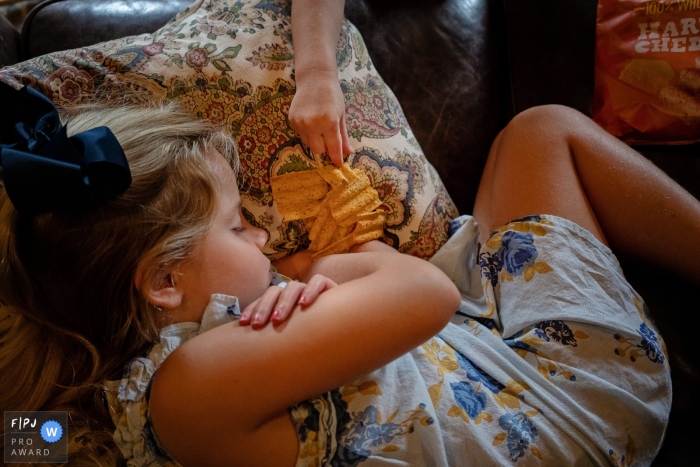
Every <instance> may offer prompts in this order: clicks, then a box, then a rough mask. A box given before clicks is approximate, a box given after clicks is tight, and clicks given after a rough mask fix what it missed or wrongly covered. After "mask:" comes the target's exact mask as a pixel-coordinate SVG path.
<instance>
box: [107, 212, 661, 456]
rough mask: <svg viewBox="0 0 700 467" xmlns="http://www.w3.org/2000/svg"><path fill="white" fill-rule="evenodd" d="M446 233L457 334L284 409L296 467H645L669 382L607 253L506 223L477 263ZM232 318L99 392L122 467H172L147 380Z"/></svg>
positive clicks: (184, 326)
mask: <svg viewBox="0 0 700 467" xmlns="http://www.w3.org/2000/svg"><path fill="white" fill-rule="evenodd" d="M451 231H452V236H451V238H450V239H449V240H448V242H447V243H446V244H445V245H444V246H443V247H442V249H440V251H438V253H437V254H436V255H435V256H434V257H433V258H432V259H431V262H433V263H434V264H435V265H437V266H438V267H440V268H441V269H442V270H443V271H444V272H445V273H446V274H447V275H448V276H450V277H451V278H452V279H453V280H454V282H455V283H456V284H457V286H458V288H459V289H460V292H461V293H462V298H463V300H462V303H461V305H460V308H459V310H457V312H456V313H455V315H454V317H453V318H452V320H451V323H449V324H448V325H447V326H446V327H445V328H444V329H443V330H442V331H441V332H440V333H439V334H438V335H437V336H435V337H433V338H432V339H430V340H428V341H427V342H425V343H424V344H423V345H421V346H419V347H418V348H416V349H414V350H413V351H412V352H410V353H408V354H406V355H404V356H402V357H401V358H399V359H397V360H395V361H393V362H392V363H390V364H389V365H386V366H385V367H382V368H380V369H379V370H377V371H375V372H373V373H371V374H369V375H367V376H365V377H364V378H361V379H358V380H357V381H353V382H352V383H351V384H348V385H345V386H343V387H340V388H338V389H337V390H334V391H330V392H328V393H326V394H323V395H322V396H320V397H318V398H316V399H314V400H309V401H306V402H303V403H301V404H299V405H297V406H295V407H293V408H291V409H290V416H291V418H292V420H293V422H294V424H295V426H296V429H297V433H298V437H299V445H300V447H299V455H298V459H297V463H296V467H310V466H319V467H320V466H332V467H349V466H360V467H377V466H392V467H393V466H411V467H416V466H440V467H461V466H470V465H475V466H492V465H518V466H525V465H527V466H530V465H533V466H569V465H614V466H632V465H635V466H638V465H639V466H642V465H649V464H650V463H651V461H652V460H653V458H654V456H655V455H656V453H657V451H658V450H659V448H660V446H661V443H662V441H663V436H664V432H665V429H666V425H667V423H668V416H669V412H670V410H671V378H670V372H669V367H668V363H667V361H666V356H665V348H664V344H663V341H662V340H661V337H660V336H659V334H658V332H657V331H656V327H655V326H654V324H653V322H652V321H651V319H650V318H649V316H648V312H647V309H646V306H645V305H644V303H643V301H642V300H641V298H640V297H639V296H638V295H637V294H636V292H635V291H634V290H633V289H632V288H631V287H630V285H629V284H628V283H627V281H626V280H625V278H624V276H623V275H622V271H621V269H620V266H619V264H618V262H617V260H616V259H615V257H614V256H613V254H612V253H611V252H610V250H609V249H608V248H607V247H605V246H604V245H603V244H601V243H600V242H599V241H598V240H596V239H595V238H594V237H593V235H592V234H591V233H590V232H588V231H586V230H585V229H583V228H581V227H579V226H578V225H576V224H574V223H572V222H570V221H567V220H565V219H561V218H557V217H553V216H530V217H527V218H523V219H519V220H516V221H513V222H511V223H509V224H507V225H505V226H504V227H502V228H500V229H498V230H497V231H495V232H494V233H493V235H492V236H491V238H490V239H489V241H488V242H487V243H486V244H485V245H482V246H481V247H479V245H478V243H477V238H478V234H477V228H476V222H475V221H474V219H473V218H471V217H468V216H462V217H460V218H458V219H456V220H454V221H452V223H451ZM235 305H236V299H235V297H226V296H221V297H217V296H214V297H213V300H212V302H211V303H210V306H209V307H208V308H207V311H205V314H204V319H203V322H202V323H201V325H200V324H199V323H180V324H176V325H172V326H169V327H167V328H164V329H163V331H162V332H161V343H160V344H158V345H157V346H156V347H155V348H154V349H153V351H152V352H151V353H150V354H149V356H148V358H145V359H144V358H142V359H137V360H135V361H134V362H132V363H131V365H130V366H129V367H128V368H127V371H126V372H125V375H124V379H122V380H121V381H113V382H108V383H107V385H106V386H107V394H108V399H109V400H110V401H111V404H110V405H111V406H113V407H116V410H115V412H114V420H115V423H116V425H117V430H116V432H115V440H116V442H117V444H118V445H119V446H120V448H121V449H122V452H123V453H124V455H125V456H126V457H127V459H128V462H129V465H130V466H144V465H177V464H176V463H174V461H172V459H170V458H169V457H168V455H167V453H166V452H165V451H164V450H163V449H161V448H160V447H159V443H158V441H157V437H156V436H155V433H154V432H153V431H152V429H151V428H150V423H149V422H148V403H147V400H148V395H147V393H148V386H149V382H150V379H151V377H152V375H153V374H154V372H155V370H156V368H157V367H158V366H159V365H160V363H161V362H162V361H163V359H164V358H165V357H166V356H167V354H168V353H169V352H170V351H172V350H173V349H174V348H175V347H177V345H179V344H180V343H181V342H184V341H185V340H187V339H189V338H190V337H193V336H194V335H196V334H199V333H201V332H203V331H205V330H207V329H210V328H211V327H214V326H216V325H218V324H222V323H224V322H229V321H230V320H232V319H236V316H235V315H236V314H237V311H236V306H235ZM426 312H430V310H426ZM270 446H271V448H272V447H273V446H274V440H270Z"/></svg>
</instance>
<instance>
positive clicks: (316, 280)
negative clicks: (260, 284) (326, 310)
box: [238, 274, 338, 329]
mask: <svg viewBox="0 0 700 467" xmlns="http://www.w3.org/2000/svg"><path fill="white" fill-rule="evenodd" d="M337 285H338V284H336V283H335V282H333V281H332V280H330V279H329V278H327V277H326V276H322V275H321V274H316V275H315V276H313V277H312V278H311V279H310V280H309V282H308V283H307V284H305V283H303V282H298V281H291V282H287V285H286V286H285V287H284V288H282V287H278V286H276V285H273V286H270V287H269V288H268V289H267V290H266V291H265V293H264V294H263V296H262V297H260V298H258V299H257V300H255V301H254V302H253V303H251V304H250V305H248V306H247V307H246V308H245V310H243V313H241V318H240V319H239V320H238V324H239V325H241V326H247V325H248V324H250V325H251V326H252V327H253V329H261V328H264V327H265V325H266V324H267V322H268V321H272V324H273V325H277V324H281V323H283V322H284V321H285V320H286V319H287V318H288V317H289V316H290V315H291V313H292V310H293V309H294V307H296V306H297V305H300V306H301V309H302V310H303V309H304V307H306V306H308V305H311V304H312V303H313V302H314V301H315V300H316V298H318V296H319V295H320V294H321V293H323V292H325V291H326V290H329V289H332V288H333V287H337Z"/></svg>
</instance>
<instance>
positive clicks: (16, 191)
mask: <svg viewBox="0 0 700 467" xmlns="http://www.w3.org/2000/svg"><path fill="white" fill-rule="evenodd" d="M0 102H2V103H3V106H2V107H3V110H2V111H1V112H0V165H1V166H2V179H3V184H4V185H5V190H7V195H8V196H9V198H10V201H12V204H13V205H14V206H15V209H17V211H19V212H20V213H26V214H30V215H34V214H40V213H43V212H47V211H56V210H83V209H90V208H94V207H96V206H99V205H100V204H101V203H103V202H104V201H106V200H108V199H110V198H113V197H115V196H117V195H119V194H121V193H123V192H124V191H126V189H127V188H129V185H131V172H130V171H129V164H128V162H127V160H126V156H125V155H124V151H123V150H122V147H121V145H120V144H119V142H118V141H117V138H116V137H115V136H114V134H113V133H112V131H111V130H110V129H109V128H107V127H97V128H93V129H91V130H89V131H84V132H82V133H79V134H77V135H74V136H71V137H70V138H69V137H68V135H67V134H66V127H65V126H63V125H61V122H60V120H59V116H58V112H57V111H56V107H54V105H53V103H52V102H51V100H49V99H48V98H47V97H46V96H44V95H43V94H41V93H39V92H37V91H35V90H34V89H31V88H28V87H24V88H22V89H20V90H19V91H17V90H15V89H14V88H13V87H11V86H9V85H7V84H5V83H0Z"/></svg>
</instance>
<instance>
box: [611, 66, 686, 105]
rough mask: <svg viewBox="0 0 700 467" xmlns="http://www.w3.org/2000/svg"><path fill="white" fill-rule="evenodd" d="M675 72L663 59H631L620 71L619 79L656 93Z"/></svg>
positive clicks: (666, 84) (666, 83)
mask: <svg viewBox="0 0 700 467" xmlns="http://www.w3.org/2000/svg"><path fill="white" fill-rule="evenodd" d="M675 76H676V74H675V73H674V72H673V69H672V68H671V65H669V64H668V62H666V61H664V60H642V59H633V60H630V62H629V63H628V64H627V65H625V67H624V68H623V69H622V71H621V72H620V80H621V81H624V82H625V83H628V84H631V85H632V86H635V87H637V88H639V89H641V90H642V91H645V92H648V93H649V94H653V95H655V96H656V95H658V94H659V91H660V90H661V89H662V88H664V87H665V86H668V85H669V83H671V81H672V80H673V78H674V77H675Z"/></svg>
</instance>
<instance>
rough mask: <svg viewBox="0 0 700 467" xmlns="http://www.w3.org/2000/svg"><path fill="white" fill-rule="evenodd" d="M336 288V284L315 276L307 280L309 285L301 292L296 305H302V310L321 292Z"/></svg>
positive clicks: (324, 277)
mask: <svg viewBox="0 0 700 467" xmlns="http://www.w3.org/2000/svg"><path fill="white" fill-rule="evenodd" d="M337 286H338V284H336V283H335V282H333V281H332V280H330V279H329V278H327V277H326V276H322V275H320V274H316V275H315V276H313V277H312V278H311V279H310V280H309V283H308V284H306V287H304V290H303V291H302V293H301V296H300V297H299V300H298V302H297V303H299V305H302V310H303V307H304V306H307V305H311V304H312V303H313V302H314V301H316V299H317V298H318V296H319V295H321V294H322V293H323V292H325V291H326V290H328V289H332V288H333V287H337Z"/></svg>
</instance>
